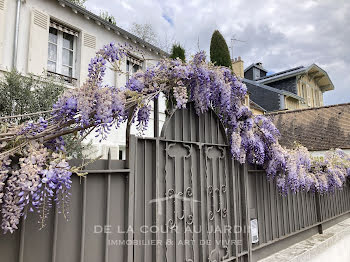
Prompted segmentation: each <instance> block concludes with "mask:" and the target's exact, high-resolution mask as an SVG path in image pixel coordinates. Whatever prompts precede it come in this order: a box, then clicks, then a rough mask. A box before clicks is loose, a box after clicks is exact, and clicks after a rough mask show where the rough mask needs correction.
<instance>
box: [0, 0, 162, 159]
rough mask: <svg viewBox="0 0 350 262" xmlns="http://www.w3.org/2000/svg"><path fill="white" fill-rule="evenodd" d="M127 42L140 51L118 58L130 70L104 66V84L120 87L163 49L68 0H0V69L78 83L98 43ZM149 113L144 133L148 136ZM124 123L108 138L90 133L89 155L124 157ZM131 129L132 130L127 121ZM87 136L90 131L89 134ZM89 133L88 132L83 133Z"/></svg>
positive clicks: (152, 62) (156, 57) (98, 47)
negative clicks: (105, 71) (121, 58)
mask: <svg viewBox="0 0 350 262" xmlns="http://www.w3.org/2000/svg"><path fill="white" fill-rule="evenodd" d="M110 42H114V43H122V44H123V43H128V44H130V45H132V46H135V47H136V48H137V49H139V50H141V51H142V53H143V55H142V56H139V55H138V54H135V55H134V54H130V55H129V56H127V57H126V58H125V59H124V60H123V61H122V64H121V68H124V69H125V71H127V72H129V74H118V73H116V72H114V71H112V70H110V69H109V70H107V73H106V77H105V82H106V84H109V85H113V86H118V87H122V86H124V85H125V83H126V81H127V78H128V77H130V75H132V73H133V72H135V71H137V70H142V69H145V68H147V67H149V66H152V65H154V64H156V63H157V61H158V60H160V59H161V58H163V57H166V56H168V54H167V53H166V52H164V51H162V50H161V49H159V48H157V47H155V46H153V45H151V44H149V43H147V42H145V41H143V40H141V39H140V38H138V37H136V36H134V35H132V34H131V33H129V32H127V31H125V30H123V29H121V28H119V27H118V26H115V25H113V24H111V23H109V22H108V21H106V20H104V19H102V18H101V17H99V16H97V15H95V14H93V13H91V12H89V11H88V10H86V9H84V8H82V7H80V6H77V5H75V4H73V3H71V2H70V1H68V0H0V72H1V74H3V73H4V72H6V71H10V70H11V69H12V68H16V69H17V70H18V71H19V72H20V73H21V74H23V75H27V74H29V73H32V74H34V75H41V76H42V75H44V76H46V75H48V76H54V77H57V78H59V79H61V80H63V81H64V82H65V83H66V85H67V87H70V88H74V87H76V86H79V85H81V84H82V83H83V82H84V81H85V79H86V76H87V73H88V64H89V62H90V59H91V58H92V57H94V55H95V53H96V51H97V50H99V49H100V48H101V47H102V46H103V45H105V44H107V43H110ZM159 104H160V105H159V111H160V116H159V118H160V119H159V121H160V126H162V124H163V122H164V120H165V115H164V111H165V103H164V100H163V99H161V101H160V103H159ZM152 118H153V114H152V116H151V121H150V123H149V129H148V130H147V131H146V132H145V134H144V135H145V136H153V119H152ZM125 129H126V125H123V126H121V127H120V128H119V129H118V130H112V132H111V134H110V135H109V137H108V139H107V140H104V141H102V142H99V140H96V139H93V140H92V143H93V148H94V151H95V154H94V155H96V156H97V155H102V156H103V157H106V156H107V151H108V148H111V152H112V158H114V159H120V158H123V157H125ZM131 132H132V133H135V132H136V129H135V127H132V131H131ZM91 137H92V138H94V137H95V135H94V134H93V135H91ZM88 139H90V138H88Z"/></svg>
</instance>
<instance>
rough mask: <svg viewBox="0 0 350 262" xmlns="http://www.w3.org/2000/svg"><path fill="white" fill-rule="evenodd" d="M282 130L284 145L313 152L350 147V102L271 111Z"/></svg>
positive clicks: (281, 142) (281, 139)
mask: <svg viewBox="0 0 350 262" xmlns="http://www.w3.org/2000/svg"><path fill="white" fill-rule="evenodd" d="M267 116H268V117H270V118H271V119H272V121H273V122H274V124H275V125H276V127H277V128H278V129H279V130H280V132H281V138H280V140H279V141H280V144H281V145H282V146H285V147H287V148H291V147H293V144H294V142H297V143H300V144H302V145H304V146H306V147H307V148H308V149H309V150H311V151H322V150H329V149H332V148H343V149H350V103H348V104H339V105H332V106H324V107H317V108H308V109H300V110H294V111H284V112H276V113H269V114H267Z"/></svg>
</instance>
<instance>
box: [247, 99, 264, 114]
mask: <svg viewBox="0 0 350 262" xmlns="http://www.w3.org/2000/svg"><path fill="white" fill-rule="evenodd" d="M249 106H250V108H254V109H257V110H261V111H263V112H264V113H265V112H266V109H265V108H263V107H262V106H259V105H258V104H257V103H255V102H254V101H253V100H251V99H249Z"/></svg>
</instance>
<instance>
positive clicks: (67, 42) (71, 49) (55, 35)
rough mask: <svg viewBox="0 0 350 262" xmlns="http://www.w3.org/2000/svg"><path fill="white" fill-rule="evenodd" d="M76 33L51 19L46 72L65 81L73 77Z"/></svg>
mask: <svg viewBox="0 0 350 262" xmlns="http://www.w3.org/2000/svg"><path fill="white" fill-rule="evenodd" d="M77 36H78V33H77V32H76V31H74V30H72V29H69V28H67V27H65V26H63V25H61V24H58V23H56V22H53V21H51V22H50V29H49V43H48V61H47V71H48V74H50V75H53V74H56V75H58V76H61V78H63V79H64V80H65V81H67V82H69V79H73V78H74V77H75V60H76V38H77Z"/></svg>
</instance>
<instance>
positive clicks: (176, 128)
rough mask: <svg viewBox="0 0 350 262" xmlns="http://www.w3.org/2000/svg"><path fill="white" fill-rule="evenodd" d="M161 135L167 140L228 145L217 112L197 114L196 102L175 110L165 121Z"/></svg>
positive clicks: (209, 111)
mask: <svg viewBox="0 0 350 262" xmlns="http://www.w3.org/2000/svg"><path fill="white" fill-rule="evenodd" d="M161 137H162V138H165V139H167V140H177V141H184V142H186V141H188V142H201V143H209V144H220V145H226V144H227V139H226V134H225V129H224V127H223V125H222V123H221V122H220V119H219V117H218V116H217V115H216V113H215V112H214V111H213V110H212V109H209V110H208V112H206V113H203V114H199V115H197V113H196V110H195V107H194V104H193V103H188V104H187V107H186V108H183V109H177V110H175V111H174V112H173V113H172V115H171V116H170V117H168V118H167V120H166V121H165V123H164V126H163V128H162V132H161Z"/></svg>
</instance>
